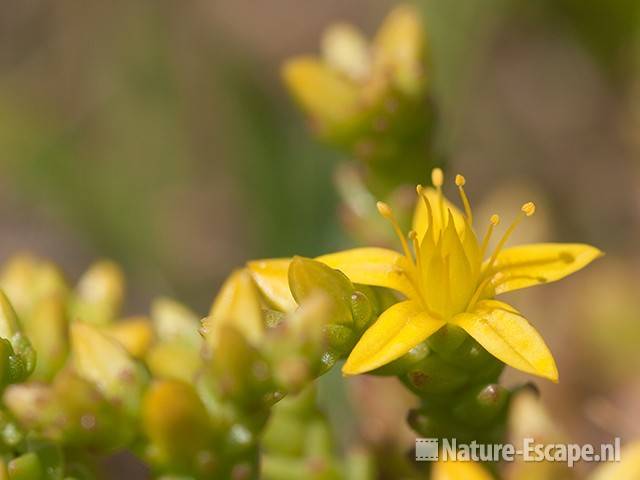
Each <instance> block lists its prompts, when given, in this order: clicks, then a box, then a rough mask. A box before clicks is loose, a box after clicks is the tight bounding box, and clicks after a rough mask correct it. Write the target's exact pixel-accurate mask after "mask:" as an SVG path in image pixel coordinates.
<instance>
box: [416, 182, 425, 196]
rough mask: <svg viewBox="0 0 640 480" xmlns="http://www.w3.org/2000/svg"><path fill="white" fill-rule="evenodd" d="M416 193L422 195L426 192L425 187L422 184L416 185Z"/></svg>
mask: <svg viewBox="0 0 640 480" xmlns="http://www.w3.org/2000/svg"><path fill="white" fill-rule="evenodd" d="M416 193H417V194H418V196H419V197H421V196H422V195H423V194H424V187H423V186H422V185H420V184H418V185H416Z"/></svg>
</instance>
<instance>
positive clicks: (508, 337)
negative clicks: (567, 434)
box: [453, 300, 558, 382]
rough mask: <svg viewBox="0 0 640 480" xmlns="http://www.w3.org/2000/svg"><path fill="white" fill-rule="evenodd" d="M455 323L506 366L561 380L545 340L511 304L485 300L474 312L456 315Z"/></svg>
mask: <svg viewBox="0 0 640 480" xmlns="http://www.w3.org/2000/svg"><path fill="white" fill-rule="evenodd" d="M453 323H454V324H456V325H458V326H460V327H462V328H463V329H465V330H466V331H467V333H468V334H469V335H471V336H472V337H473V338H475V339H476V340H477V342H478V343H479V344H480V345H482V346H483V347H484V348H485V349H486V350H487V351H488V352H489V353H491V354H492V355H493V356H494V357H496V358H498V359H499V360H501V361H503V362H504V363H506V364H507V365H510V366H512V367H514V368H517V369H518V370H522V371H524V372H528V373H532V374H534V375H539V376H541V377H545V378H548V379H550V380H552V381H554V382H557V381H558V369H557V367H556V362H555V360H554V359H553V356H552V355H551V352H550V351H549V348H548V347H547V345H546V344H545V343H544V340H543V339H542V337H541V336H540V334H539V333H538V332H537V331H536V330H535V328H533V327H532V326H531V325H530V324H529V322H527V320H526V319H525V318H524V317H523V316H522V315H520V313H519V312H518V311H517V310H515V309H514V308H513V307H511V306H510V305H508V304H506V303H504V302H499V301H497V300H483V301H481V302H478V304H477V306H476V309H475V311H474V312H473V313H461V314H460V315H456V317H454V318H453Z"/></svg>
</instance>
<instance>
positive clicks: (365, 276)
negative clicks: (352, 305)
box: [316, 247, 414, 296]
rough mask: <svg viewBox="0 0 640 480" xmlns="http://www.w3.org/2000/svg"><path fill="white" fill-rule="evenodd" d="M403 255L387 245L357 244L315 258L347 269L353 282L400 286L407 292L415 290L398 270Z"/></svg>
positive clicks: (408, 293)
mask: <svg viewBox="0 0 640 480" xmlns="http://www.w3.org/2000/svg"><path fill="white" fill-rule="evenodd" d="M403 259H404V257H403V256H402V255H400V254H399V253H398V252H394V251H393V250H387V249H385V248H375V247H370V248H354V249H352V250H345V251H343V252H338V253H331V254H329V255H323V256H321V257H318V258H316V260H318V261H320V262H322V263H324V264H326V265H329V266H330V267H331V268H335V269H337V270H340V271H341V272H342V273H344V274H345V275H346V276H347V277H348V278H349V280H351V281H352V282H353V283H362V284H365V285H375V286H378V287H387V288H393V289H394V290H398V291H399V292H402V293H404V294H405V295H407V296H412V295H414V290H413V288H412V287H411V284H410V283H409V281H408V280H407V278H406V277H405V276H404V275H402V273H400V272H398V270H397V266H398V265H400V264H401V262H402V261H403Z"/></svg>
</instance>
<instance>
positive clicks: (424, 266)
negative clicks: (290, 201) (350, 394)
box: [249, 169, 602, 381]
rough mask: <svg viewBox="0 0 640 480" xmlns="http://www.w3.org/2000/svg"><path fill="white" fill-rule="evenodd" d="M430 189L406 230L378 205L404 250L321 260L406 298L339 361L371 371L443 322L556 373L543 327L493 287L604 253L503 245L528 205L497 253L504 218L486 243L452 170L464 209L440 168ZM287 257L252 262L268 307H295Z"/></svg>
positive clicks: (516, 362)
mask: <svg viewBox="0 0 640 480" xmlns="http://www.w3.org/2000/svg"><path fill="white" fill-rule="evenodd" d="M432 182H433V184H434V186H435V188H423V187H422V186H418V187H417V192H418V197H419V198H418V205H417V208H416V211H415V215H414V222H413V229H412V230H411V231H410V232H409V234H408V235H407V236H405V235H404V234H403V232H402V231H401V229H400V226H399V225H398V222H397V221H396V219H395V217H394V215H393V212H392V211H391V209H390V208H389V206H388V205H386V204H385V203H382V202H379V203H378V210H379V211H380V213H381V214H382V215H383V216H384V217H386V218H387V219H388V220H389V221H390V222H391V224H392V226H393V228H394V230H395V231H396V233H397V235H398V237H399V239H400V242H401V244H402V253H398V252H395V251H393V250H388V249H384V248H356V249H353V250H347V251H343V252H338V253H334V254H330V255H324V256H322V257H319V258H318V259H317V260H319V261H322V262H324V263H326V264H327V265H329V266H330V267H332V268H336V269H338V270H341V271H342V272H343V273H344V274H345V275H347V277H349V279H350V280H351V281H352V282H354V283H361V284H365V285H375V286H381V287H387V288H391V289H394V290H396V291H398V292H400V293H402V294H403V295H404V297H406V298H405V299H404V300H403V301H400V302H399V303H396V304H395V305H393V306H391V307H390V308H389V309H387V310H386V311H384V312H383V313H382V315H380V317H379V318H378V320H377V321H376V322H375V323H374V324H373V325H372V326H371V327H370V328H369V329H368V330H367V331H366V332H365V333H364V335H363V336H362V338H361V339H360V341H359V342H358V344H357V345H356V346H355V348H354V349H353V351H352V352H351V354H350V356H349V358H348V359H347V362H346V363H345V365H344V367H343V372H344V373H345V374H347V375H355V374H359V373H364V372H367V371H370V370H374V369H376V368H378V367H381V366H383V365H385V364H387V363H389V362H391V361H393V360H395V359H397V358H399V357H401V356H402V355H404V354H405V353H407V352H408V351H409V350H411V349H412V348H413V347H415V346H416V345H418V344H419V343H421V342H423V341H424V340H426V339H427V338H428V337H429V336H430V335H432V334H433V333H435V332H436V331H438V330H440V329H441V328H442V327H443V326H445V325H447V324H451V325H455V326H458V327H460V328H462V329H464V330H465V331H466V332H467V333H468V334H469V335H471V336H472V337H473V338H474V339H475V340H476V341H477V342H478V343H480V344H481V345H482V346H483V347H484V348H485V349H486V350H487V351H488V352H489V353H491V354H492V355H494V356H495V357H497V358H498V359H500V360H501V361H503V362H504V363H506V364H507V365H510V366H512V367H514V368H517V369H519V370H523V371H525V372H529V373H532V374H535V375H539V376H542V377H546V378H549V379H551V380H553V381H557V380H558V370H557V368H556V364H555V361H554V359H553V356H552V355H551V353H550V351H549V349H548V347H547V346H546V344H545V343H544V340H543V339H542V338H541V336H540V335H539V333H538V332H537V331H536V330H535V329H534V328H533V327H532V326H531V325H530V324H529V322H528V321H527V320H526V319H525V318H524V317H523V316H522V315H521V314H520V313H519V312H518V311H517V310H516V309H514V308H513V307H512V306H510V305H508V304H507V303H504V302H501V301H498V300H494V299H493V297H494V296H495V295H498V294H502V293H506V292H510V291H512V290H517V289H520V288H525V287H530V286H534V285H539V284H543V283H548V282H552V281H556V280H559V279H561V278H563V277H565V276H567V275H569V274H571V273H573V272H575V271H577V270H580V269H581V268H583V267H585V266H586V265H587V264H589V263H590V262H591V261H593V260H594V259H596V258H598V257H599V256H601V255H602V252H600V251H599V250H598V249H597V248H594V247H592V246H589V245H585V244H578V243H541V244H531V245H522V246H517V247H511V248H504V246H505V243H506V242H507V240H508V238H509V236H510V235H511V233H512V232H513V231H514V230H515V229H516V227H517V226H518V224H519V223H520V222H521V221H522V220H523V219H524V218H526V217H528V216H531V215H533V214H534V212H535V205H534V204H533V203H530V202H529V203H525V204H524V205H523V206H522V212H521V214H520V215H519V216H518V217H517V218H516V219H515V220H514V221H513V223H512V224H511V225H510V226H509V227H508V228H507V230H506V232H505V233H504V235H503V236H502V238H501V239H500V240H499V242H498V244H497V246H496V248H495V249H494V251H493V252H488V245H489V243H490V239H491V236H492V234H493V231H494V229H495V227H496V226H497V225H498V223H499V222H500V218H499V217H498V215H493V216H492V217H491V219H490V221H489V225H488V229H487V232H486V233H485V235H484V236H483V237H482V240H480V241H479V240H478V238H477V237H476V234H475V232H474V230H473V228H472V226H471V225H472V221H473V217H472V211H471V207H470V204H469V200H468V198H467V196H466V194H465V191H464V184H465V179H464V177H462V176H461V175H458V176H456V185H457V187H458V190H459V193H460V197H461V200H462V204H463V205H464V212H465V213H464V214H463V213H462V212H460V211H459V210H458V209H457V208H456V207H455V206H454V205H453V204H451V203H450V202H449V201H448V200H447V199H446V198H445V197H444V195H443V194H442V184H443V174H442V171H441V170H440V169H435V170H434V171H433V172H432ZM287 267H288V261H287V260H281V259H280V260H271V261H269V260H262V261H257V262H252V263H250V264H249V271H250V272H251V274H252V276H253V278H254V280H255V281H256V283H257V285H258V286H259V288H260V290H261V291H262V293H263V295H265V296H266V297H267V298H268V299H270V301H271V302H272V303H274V304H281V305H291V302H292V299H291V298H290V295H288V293H287V292H285V288H284V287H285V286H286V271H287Z"/></svg>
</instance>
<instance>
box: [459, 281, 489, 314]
mask: <svg viewBox="0 0 640 480" xmlns="http://www.w3.org/2000/svg"><path fill="white" fill-rule="evenodd" d="M491 280H493V277H491V276H489V277H487V278H485V279H484V280H483V281H482V282H480V285H478V288H476V291H475V292H473V295H472V296H471V300H469V304H468V305H467V308H466V311H467V312H470V311H471V310H473V308H474V307H475V306H476V303H478V300H480V296H481V295H482V292H484V289H485V288H487V285H488V284H489V282H490V281H491Z"/></svg>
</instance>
